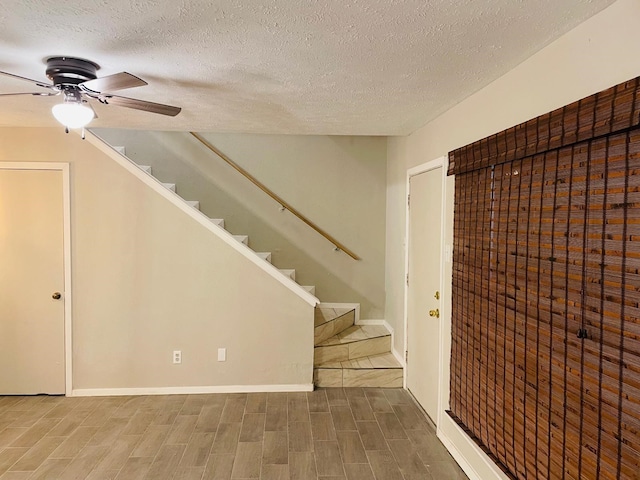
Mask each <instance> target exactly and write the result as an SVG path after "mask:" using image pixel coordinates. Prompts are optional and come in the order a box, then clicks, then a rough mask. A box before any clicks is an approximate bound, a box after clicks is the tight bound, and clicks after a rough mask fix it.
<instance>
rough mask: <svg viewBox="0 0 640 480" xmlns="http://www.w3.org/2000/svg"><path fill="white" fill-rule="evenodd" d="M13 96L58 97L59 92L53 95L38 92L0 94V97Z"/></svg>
mask: <svg viewBox="0 0 640 480" xmlns="http://www.w3.org/2000/svg"><path fill="white" fill-rule="evenodd" d="M13 95H33V96H36V97H55V96H56V95H60V92H55V93H53V92H52V93H46V92H43V93H40V92H22V93H0V97H11V96H13Z"/></svg>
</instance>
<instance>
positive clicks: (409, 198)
mask: <svg viewBox="0 0 640 480" xmlns="http://www.w3.org/2000/svg"><path fill="white" fill-rule="evenodd" d="M407 207H411V194H408V195H407Z"/></svg>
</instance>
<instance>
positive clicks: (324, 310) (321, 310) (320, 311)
mask: <svg viewBox="0 0 640 480" xmlns="http://www.w3.org/2000/svg"><path fill="white" fill-rule="evenodd" d="M349 312H353V315H354V318H355V308H354V307H351V306H349V307H344V308H334V307H330V308H328V307H322V306H318V307H316V310H315V314H314V320H313V324H314V325H315V326H316V327H317V326H318V325H321V324H323V323H327V322H330V321H332V320H335V319H336V318H338V317H341V316H343V315H344V314H346V313H349Z"/></svg>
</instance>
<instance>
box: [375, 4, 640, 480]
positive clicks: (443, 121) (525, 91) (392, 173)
mask: <svg viewBox="0 0 640 480" xmlns="http://www.w3.org/2000/svg"><path fill="white" fill-rule="evenodd" d="M638 22H640V2H638V1H637V0H619V1H618V2H616V3H615V4H613V5H612V6H611V7H609V8H607V9H606V10H604V11H602V12H601V13H599V14H598V15H596V16H594V17H592V18H591V19H590V20H588V21H586V22H584V23H583V24H581V25H579V26H578V27H576V28H575V29H573V30H572V31H570V32H569V33H567V34H566V35H564V36H563V37H561V38H560V39H558V40H557V41H555V42H553V43H552V44H550V45H548V46H547V47H546V48H544V49H543V50H541V51H540V52H538V53H537V54H536V55H534V56H532V57H531V58H529V59H528V60H527V61H525V62H523V63H522V64H520V65H519V66H518V67H516V68H515V69H513V70H512V71H510V72H509V73H507V74H506V75H504V76H503V77H501V78H499V79H498V80H496V81H495V82H493V83H492V84H490V85H488V86H487V87H486V88H483V89H482V90H480V91H479V92H477V93H476V94H474V95H473V96H471V97H469V98H468V99H466V100H465V101H463V102H461V103H460V104H458V105H457V106H456V107H454V108H452V109H451V110H449V111H447V112H446V113H445V114H443V115H441V116H440V117H438V118H437V119H436V120H434V121H432V122H430V123H429V124H427V125H425V126H424V127H423V128H421V129H419V130H418V131H416V132H415V133H413V134H412V135H410V136H408V137H397V138H391V139H389V142H388V163H387V243H386V252H387V255H386V262H387V266H386V274H385V275H386V288H387V299H386V318H387V321H388V322H389V323H390V324H391V325H392V326H393V327H394V328H395V331H396V336H395V348H396V349H397V350H399V351H402V350H403V349H404V345H403V344H402V339H403V335H402V334H400V333H401V332H403V331H404V310H403V304H404V248H405V245H404V242H405V235H404V222H405V205H406V203H405V202H406V191H405V182H406V174H407V169H409V168H411V167H413V166H416V165H419V164H422V163H425V162H427V161H430V160H433V159H435V158H437V157H440V156H442V155H446V154H447V153H448V152H449V151H450V150H453V149H455V148H457V147H460V146H463V145H466V144H468V143H470V142H473V141H475V140H478V139H481V138H484V137H485V136H487V135H490V134H493V133H496V132H499V131H501V130H503V129H505V128H508V127H510V126H512V125H516V124H518V123H521V122H524V121H526V120H528V119H530V118H533V117H535V116H537V115H541V114H543V113H546V112H548V111H551V110H553V109H555V108H558V107H561V106H563V105H566V104H568V103H571V102H573V101H576V100H578V99H580V98H583V97H585V96H588V95H591V94H593V93H595V92H598V91H600V90H603V89H605V88H608V87H610V86H612V85H615V84H618V83H621V82H623V81H626V80H628V79H630V78H634V77H636V76H638V75H640V56H638V55H636V54H635V52H640V36H638V34H637V25H638ZM453 186H454V180H453V178H452V177H449V179H448V184H447V191H448V194H449V198H447V219H446V222H447V232H448V233H447V236H448V239H447V243H448V244H449V245H451V244H452V240H453V227H452V225H453V223H452V218H453V192H454V189H453ZM444 273H445V275H444V278H445V284H444V285H443V297H442V298H443V308H442V310H443V315H442V317H441V321H442V322H443V323H442V325H443V330H444V332H445V337H446V342H445V361H444V365H445V369H444V372H443V373H444V375H443V379H442V384H441V389H442V394H443V400H444V405H445V408H448V399H449V350H450V326H451V279H452V273H451V263H446V264H445V272H444ZM439 428H440V431H441V434H442V435H444V437H446V440H447V443H448V446H449V447H450V448H451V451H452V452H453V453H454V454H455V455H456V458H457V459H458V460H459V461H460V462H461V464H462V465H464V466H466V467H467V469H468V472H469V473H470V474H471V475H470V477H471V478H482V479H490V478H504V477H503V476H502V474H501V473H499V472H497V471H496V470H495V469H494V468H492V466H491V464H490V462H487V460H486V458H485V457H483V456H482V455H481V454H479V453H478V449H477V448H474V447H473V444H470V443H469V441H468V440H467V437H466V436H464V435H463V434H461V431H460V430H459V429H457V427H456V426H455V425H454V424H453V422H451V421H450V419H449V418H448V417H447V416H446V415H443V416H442V417H441V424H440V425H439Z"/></svg>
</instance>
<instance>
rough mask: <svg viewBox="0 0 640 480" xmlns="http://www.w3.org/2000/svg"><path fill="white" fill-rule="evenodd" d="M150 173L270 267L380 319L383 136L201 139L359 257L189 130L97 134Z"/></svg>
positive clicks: (226, 136)
mask: <svg viewBox="0 0 640 480" xmlns="http://www.w3.org/2000/svg"><path fill="white" fill-rule="evenodd" d="M95 133H96V134H97V135H98V136H100V137H102V138H103V139H105V140H106V141H107V142H108V143H110V144H111V145H122V146H125V147H126V153H127V156H129V157H130V158H132V159H133V160H134V161H136V162H138V163H141V164H145V165H151V166H152V167H153V173H154V176H156V177H157V178H159V179H160V180H162V181H163V182H169V183H175V184H176V188H177V192H178V193H179V194H180V195H181V196H183V197H184V198H187V199H190V200H199V201H200V209H201V210H202V211H203V212H205V213H206V214H207V216H209V217H212V218H224V220H225V227H226V229H227V230H229V231H230V232H232V233H234V234H240V235H249V245H250V246H251V248H252V249H254V250H256V251H259V252H271V253H272V263H273V264H274V265H276V266H278V267H279V268H293V269H295V270H296V280H297V282H298V283H300V284H301V285H315V287H316V296H317V297H318V298H320V300H322V301H323V302H348V303H360V306H361V308H360V312H361V318H364V319H381V318H383V317H384V298H385V293H384V255H385V246H384V242H385V201H386V186H385V184H386V138H382V137H348V136H345V137H331V136H300V135H242V134H211V133H209V134H203V136H204V137H205V138H206V139H207V140H208V141H209V142H211V143H212V144H213V145H215V146H216V147H217V148H218V149H220V150H221V151H222V152H224V153H225V154H226V155H227V156H229V157H230V158H231V159H232V160H233V161H234V162H236V163H237V164H239V165H240V166H241V167H242V168H244V169H245V170H247V171H248V172H249V173H250V174H251V175H253V176H254V177H256V178H257V179H258V180H259V181H260V182H262V183H263V184H264V185H266V186H267V187H268V188H269V189H271V190H272V191H273V192H275V193H276V194H277V195H278V196H280V197H281V198H282V199H283V200H284V201H285V202H287V203H289V204H290V205H292V206H293V207H294V208H296V209H297V210H298V211H300V212H301V213H302V214H304V215H305V216H306V217H307V218H309V219H310V220H311V221H312V222H314V223H315V224H316V225H318V226H319V227H321V228H322V229H323V230H325V231H326V232H327V233H328V234H329V235H331V236H333V237H334V238H336V240H338V241H339V242H341V243H342V244H344V245H345V247H347V248H348V249H350V250H352V251H353V252H355V253H356V255H358V256H359V257H361V260H357V261H356V260H354V259H352V258H351V257H349V256H348V255H346V254H345V253H342V252H336V251H334V247H333V245H332V244H331V243H330V242H329V241H327V240H326V239H325V238H324V237H322V236H320V235H319V234H318V233H317V232H315V231H314V230H312V229H311V228H309V227H308V226H307V225H305V224H304V223H303V222H302V221H300V220H299V219H297V218H295V217H294V216H293V215H292V214H291V213H290V212H288V211H281V209H280V205H278V204H277V203H276V202H275V201H274V200H272V199H271V198H270V197H268V196H267V195H266V194H265V193H264V192H262V191H261V190H260V189H258V188H257V187H256V186H255V185H253V184H252V183H250V182H249V181H248V180H247V179H245V178H244V177H242V176H241V175H240V174H239V173H238V172H236V171H235V170H234V169H233V168H231V167H229V166H228V165H227V164H226V163H224V162H223V161H222V160H221V159H220V158H218V157H217V156H216V155H215V154H213V153H211V152H210V151H208V150H206V149H205V148H204V147H203V146H202V145H200V144H199V143H198V141H197V140H196V139H195V138H193V137H192V136H191V135H189V134H188V133H181V132H142V131H133V130H103V129H101V130H96V131H95Z"/></svg>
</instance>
